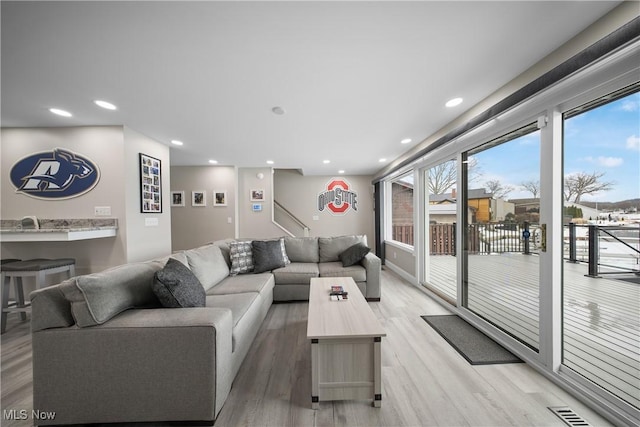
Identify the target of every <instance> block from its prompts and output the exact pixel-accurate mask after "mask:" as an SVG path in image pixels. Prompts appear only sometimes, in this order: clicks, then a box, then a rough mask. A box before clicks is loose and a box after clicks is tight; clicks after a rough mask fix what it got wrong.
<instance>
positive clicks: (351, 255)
mask: <svg viewBox="0 0 640 427" xmlns="http://www.w3.org/2000/svg"><path fill="white" fill-rule="evenodd" d="M370 251H371V249H369V248H368V247H367V246H366V245H365V244H364V243H356V244H355V245H353V246H350V247H348V248H347V249H346V250H345V251H344V252H342V253H341V254H340V255H339V258H340V261H342V266H343V267H349V266H350V265H354V264H357V263H359V262H360V261H362V258H364V257H365V256H367V254H368V253H369V252H370Z"/></svg>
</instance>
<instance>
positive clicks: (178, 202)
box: [171, 191, 184, 207]
mask: <svg viewBox="0 0 640 427" xmlns="http://www.w3.org/2000/svg"><path fill="white" fill-rule="evenodd" d="M171 207H184V191H172V192H171Z"/></svg>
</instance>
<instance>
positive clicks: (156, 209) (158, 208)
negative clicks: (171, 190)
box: [139, 153, 162, 213]
mask: <svg viewBox="0 0 640 427" xmlns="http://www.w3.org/2000/svg"><path fill="white" fill-rule="evenodd" d="M139 157H140V212H142V213H162V162H161V161H160V159H156V158H155V157H151V156H149V155H148V154H143V153H139Z"/></svg>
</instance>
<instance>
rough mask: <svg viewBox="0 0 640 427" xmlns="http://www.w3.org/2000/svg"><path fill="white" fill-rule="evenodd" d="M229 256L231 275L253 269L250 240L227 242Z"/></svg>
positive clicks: (248, 271)
mask: <svg viewBox="0 0 640 427" xmlns="http://www.w3.org/2000/svg"><path fill="white" fill-rule="evenodd" d="M229 257H230V258H231V270H230V272H229V274H230V275H231V276H236V275H238V274H244V273H250V272H252V271H253V251H252V248H251V241H250V240H247V241H244V242H237V241H236V242H231V243H229Z"/></svg>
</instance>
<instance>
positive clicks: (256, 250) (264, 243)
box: [251, 240, 286, 273]
mask: <svg viewBox="0 0 640 427" xmlns="http://www.w3.org/2000/svg"><path fill="white" fill-rule="evenodd" d="M251 246H252V249H253V272H254V273H264V272H265V271H271V270H274V269H276V268H280V267H284V266H285V265H286V263H285V261H284V256H283V253H282V248H283V242H281V240H254V241H253V242H252V243H251Z"/></svg>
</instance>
